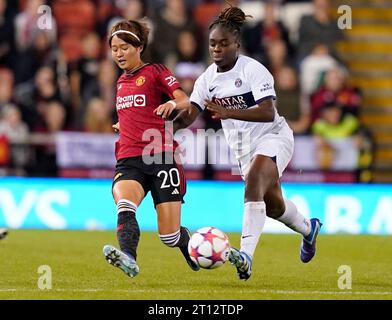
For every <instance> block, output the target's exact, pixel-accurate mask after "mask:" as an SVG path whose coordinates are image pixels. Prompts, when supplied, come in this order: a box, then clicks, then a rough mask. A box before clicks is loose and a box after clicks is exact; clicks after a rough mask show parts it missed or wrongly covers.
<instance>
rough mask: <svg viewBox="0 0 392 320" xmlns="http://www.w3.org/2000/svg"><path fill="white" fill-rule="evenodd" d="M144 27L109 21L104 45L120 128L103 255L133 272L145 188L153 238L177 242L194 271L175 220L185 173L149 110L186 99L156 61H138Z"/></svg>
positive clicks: (161, 120) (161, 122)
mask: <svg viewBox="0 0 392 320" xmlns="http://www.w3.org/2000/svg"><path fill="white" fill-rule="evenodd" d="M147 41H148V29H147V28H146V27H145V26H144V25H143V24H142V23H139V22H137V21H133V20H124V21H121V22H119V23H117V24H116V25H115V26H113V28H112V30H111V32H110V35H109V46H110V48H111V52H112V56H113V59H114V61H115V62H116V64H117V65H118V66H119V67H120V68H121V69H122V70H123V71H124V73H123V74H122V75H121V77H120V78H119V79H118V81H117V97H116V109H117V114H118V119H119V121H118V123H117V124H116V125H114V129H115V130H116V131H119V132H120V137H119V139H118V141H117V142H116V151H115V153H116V159H117V164H116V171H115V174H114V178H113V187H112V193H113V197H114V201H115V203H116V206H117V215H118V218H117V219H118V220H117V239H118V242H119V246H120V249H117V248H115V247H113V246H111V245H106V246H104V248H103V253H104V255H105V258H106V260H107V261H108V262H109V263H110V264H112V265H113V266H116V267H118V268H120V269H121V270H122V271H124V272H125V273H126V274H127V275H128V276H130V277H134V276H136V275H137V274H138V273H139V266H138V265H137V262H136V258H137V254H136V251H137V246H138V243H139V237H140V229H139V226H138V222H137V219H136V211H137V208H138V206H139V205H140V203H141V202H142V200H143V199H144V197H145V196H146V195H147V193H148V192H149V191H151V195H152V198H153V200H154V205H155V209H156V212H157V217H158V232H159V237H160V239H161V240H162V242H163V243H164V244H166V245H167V246H169V247H179V248H180V250H181V252H182V254H183V255H184V257H185V259H186V261H187V263H188V265H189V266H190V267H191V268H192V270H195V271H197V270H199V266H198V265H196V264H195V263H194V262H192V260H191V259H190V257H189V254H188V250H187V246H188V241H189V238H190V233H189V231H188V229H186V228H184V227H182V226H181V224H180V218H181V203H182V202H183V196H184V194H185V187H186V185H185V178H184V173H183V170H182V167H181V165H179V164H178V163H177V162H176V161H175V157H174V152H175V148H176V146H177V144H176V143H175V142H173V140H172V134H170V132H169V134H168V132H165V115H164V114H163V115H156V114H155V113H154V110H155V109H156V108H158V107H159V106H162V105H165V104H166V109H169V110H172V109H174V108H175V107H176V105H177V104H178V103H180V104H182V103H188V97H187V96H186V94H185V93H184V92H183V91H182V90H181V87H180V84H179V83H178V81H177V80H176V78H175V77H174V76H173V75H172V74H171V73H170V71H169V70H168V69H167V68H166V67H165V66H164V65H162V64H149V63H144V62H143V60H142V58H141V55H142V53H143V51H144V50H145V48H146V45H147Z"/></svg>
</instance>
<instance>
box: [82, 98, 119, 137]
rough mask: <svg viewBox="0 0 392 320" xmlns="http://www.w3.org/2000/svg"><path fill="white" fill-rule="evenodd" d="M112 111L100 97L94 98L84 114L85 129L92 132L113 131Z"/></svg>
mask: <svg viewBox="0 0 392 320" xmlns="http://www.w3.org/2000/svg"><path fill="white" fill-rule="evenodd" d="M112 125H113V120H112V117H111V112H110V111H109V110H108V109H107V108H106V106H105V103H104V101H103V100H102V99H100V98H92V99H91V100H90V101H89V103H88V105H87V110H86V114H85V116H84V130H85V131H86V132H91V133H110V134H112V133H113V128H112Z"/></svg>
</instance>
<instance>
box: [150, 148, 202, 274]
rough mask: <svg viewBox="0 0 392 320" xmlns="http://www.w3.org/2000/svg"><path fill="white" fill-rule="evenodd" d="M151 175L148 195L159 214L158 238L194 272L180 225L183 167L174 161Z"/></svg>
mask: <svg viewBox="0 0 392 320" xmlns="http://www.w3.org/2000/svg"><path fill="white" fill-rule="evenodd" d="M166 156H167V154H166ZM169 156H170V154H169ZM165 159H167V157H165ZM152 174H153V175H152V177H153V178H152V180H153V181H152V185H151V195H152V198H153V200H154V205H155V208H156V211H157V215H158V232H159V237H160V239H161V240H162V242H163V243H164V244H166V245H167V246H169V247H178V248H180V250H181V253H182V254H183V256H184V258H185V260H186V262H187V263H188V265H189V266H190V267H191V268H192V270H194V271H197V270H199V269H200V268H199V266H198V265H197V264H195V263H194V262H193V261H192V260H191V258H190V256H189V253H188V242H189V239H190V232H189V230H188V229H187V228H185V227H183V226H181V203H182V202H183V197H184V195H185V192H186V180H185V176H184V172H183V169H182V166H181V165H179V164H177V163H175V161H173V163H171V164H169V163H167V164H165V163H164V164H157V165H156V166H155V168H154V172H152Z"/></svg>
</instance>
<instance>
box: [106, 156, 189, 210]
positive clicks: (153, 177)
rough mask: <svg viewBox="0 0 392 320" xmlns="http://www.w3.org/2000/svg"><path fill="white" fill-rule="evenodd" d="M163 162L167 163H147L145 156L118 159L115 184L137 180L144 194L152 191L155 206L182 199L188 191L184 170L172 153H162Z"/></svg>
mask: <svg viewBox="0 0 392 320" xmlns="http://www.w3.org/2000/svg"><path fill="white" fill-rule="evenodd" d="M162 155H163V156H162V159H163V161H162V162H165V159H170V160H169V161H166V162H167V163H162V164H157V163H152V164H146V163H144V161H143V157H142V156H139V157H130V158H124V159H120V160H118V161H117V164H116V171H115V174H114V178H113V184H112V188H113V186H114V184H115V183H116V182H118V181H121V180H135V181H137V182H139V183H140V184H141V186H142V187H143V189H144V194H145V195H147V193H148V192H149V191H151V196H152V198H153V200H154V206H157V205H158V204H160V203H164V202H173V201H181V202H182V203H184V200H183V197H184V195H185V192H186V180H185V175H184V170H183V168H182V166H181V165H180V164H177V163H176V162H175V160H174V159H173V156H172V154H170V153H169V154H168V157H167V158H165V155H164V154H162Z"/></svg>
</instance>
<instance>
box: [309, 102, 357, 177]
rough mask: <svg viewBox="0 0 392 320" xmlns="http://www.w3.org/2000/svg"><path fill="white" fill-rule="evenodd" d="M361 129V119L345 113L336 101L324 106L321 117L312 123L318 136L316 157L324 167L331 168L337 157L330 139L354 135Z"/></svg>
mask: <svg viewBox="0 0 392 320" xmlns="http://www.w3.org/2000/svg"><path fill="white" fill-rule="evenodd" d="M358 129H359V120H358V119H357V118H356V117H355V116H353V115H350V114H347V115H344V114H343V110H342V106H340V105H339V104H338V103H337V102H336V101H331V102H327V103H325V104H324V105H323V106H322V109H321V113H320V118H319V119H318V120H316V122H315V123H314V124H313V125H312V132H313V133H314V134H315V136H316V137H317V140H316V143H317V152H316V157H317V159H318V161H319V165H320V167H321V168H322V169H329V168H330V167H331V165H332V163H333V160H334V158H335V150H334V147H333V145H332V144H330V143H329V141H330V140H334V139H344V138H348V137H353V136H354V134H355V133H357V131H358Z"/></svg>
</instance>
